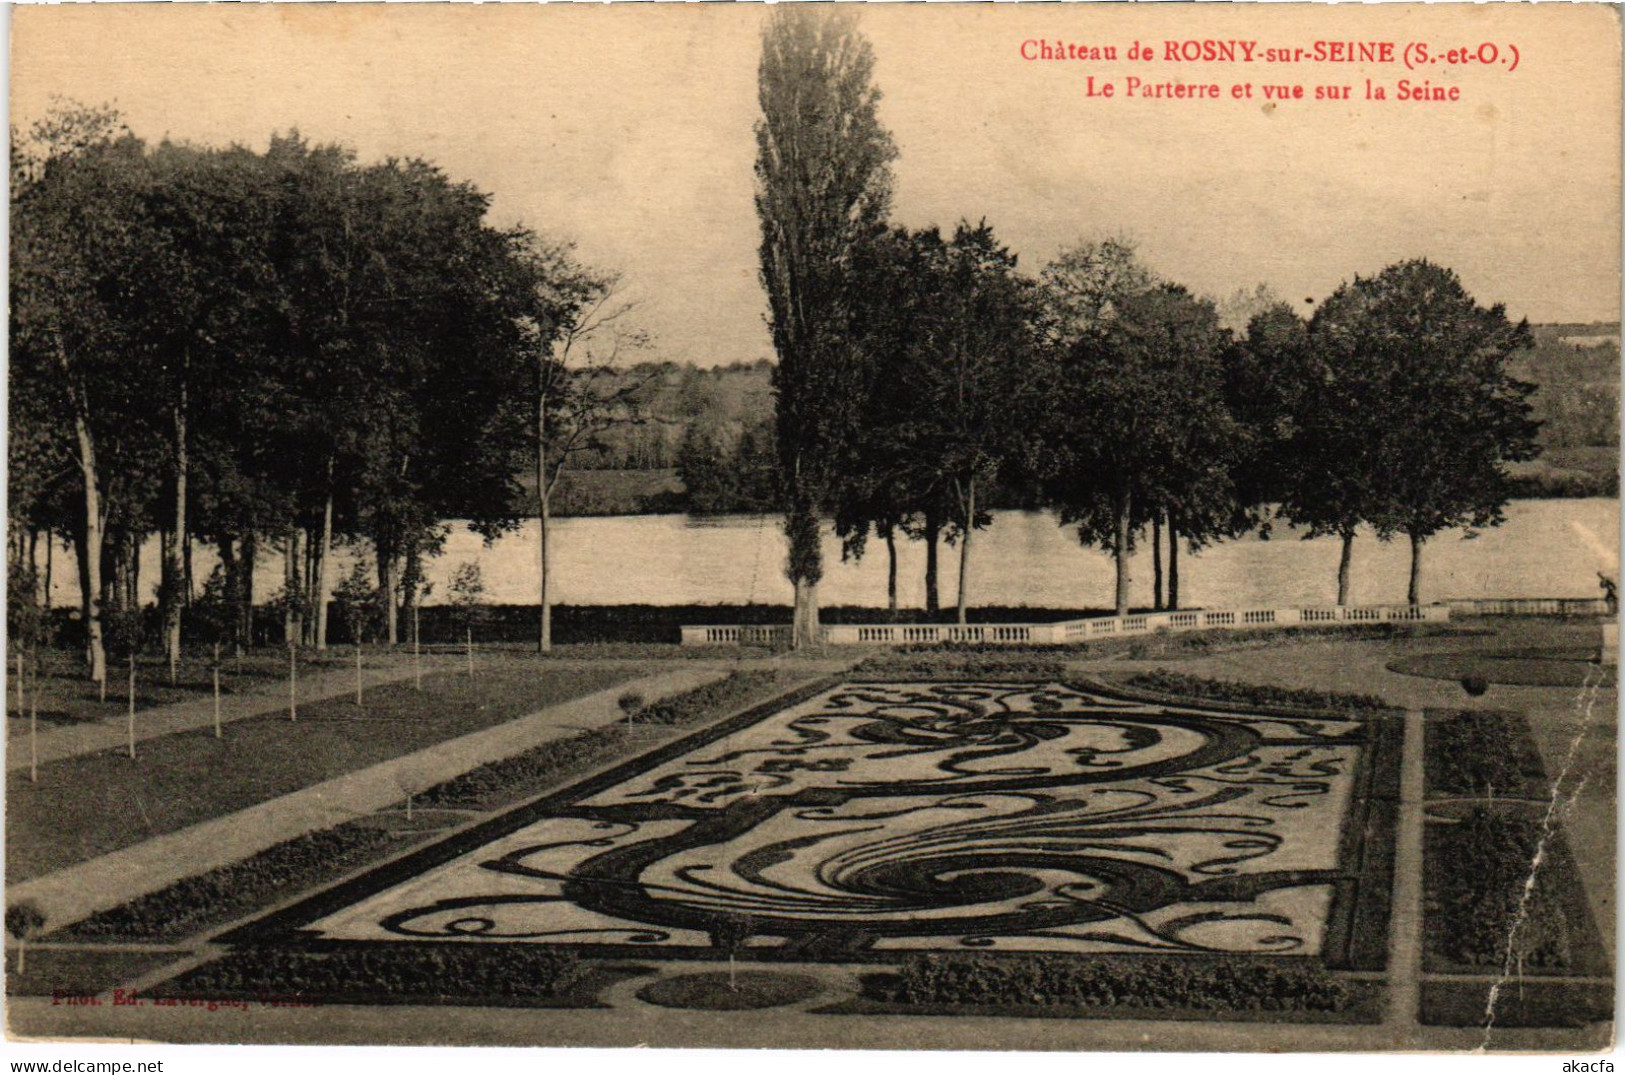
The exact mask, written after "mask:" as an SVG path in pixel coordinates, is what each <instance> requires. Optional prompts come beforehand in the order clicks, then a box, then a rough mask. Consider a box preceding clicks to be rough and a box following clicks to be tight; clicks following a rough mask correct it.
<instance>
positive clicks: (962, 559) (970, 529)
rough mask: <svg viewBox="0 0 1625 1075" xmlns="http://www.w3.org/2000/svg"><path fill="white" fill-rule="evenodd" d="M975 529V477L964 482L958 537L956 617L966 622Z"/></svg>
mask: <svg viewBox="0 0 1625 1075" xmlns="http://www.w3.org/2000/svg"><path fill="white" fill-rule="evenodd" d="M975 531H976V477H975V476H974V475H972V476H971V479H970V480H969V481H968V482H966V483H965V530H964V533H963V534H961V535H960V539H959V594H958V598H959V601H958V604H959V609H958V619H959V623H960V624H961V625H963V624H964V623H965V622H966V612H967V611H968V609H967V601H968V597H967V594H968V590H967V587H968V586H969V584H970V539H971V535H972V534H973V533H975Z"/></svg>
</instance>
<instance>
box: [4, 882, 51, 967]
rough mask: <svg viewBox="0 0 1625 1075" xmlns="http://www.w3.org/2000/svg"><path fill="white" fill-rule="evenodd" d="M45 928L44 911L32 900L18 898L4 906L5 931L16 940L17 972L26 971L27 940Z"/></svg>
mask: <svg viewBox="0 0 1625 1075" xmlns="http://www.w3.org/2000/svg"><path fill="white" fill-rule="evenodd" d="M44 928H45V912H44V911H41V910H40V909H39V905H38V904H36V903H35V902H34V901H33V900H19V901H18V902H16V903H13V904H11V905H10V906H8V907H7V908H6V932H7V933H9V934H11V935H12V937H14V938H16V941H17V973H18V974H19V975H21V974H26V973H27V972H28V942H29V941H31V940H33V939H34V936H35V934H37V933H39V931H40V930H42V929H44Z"/></svg>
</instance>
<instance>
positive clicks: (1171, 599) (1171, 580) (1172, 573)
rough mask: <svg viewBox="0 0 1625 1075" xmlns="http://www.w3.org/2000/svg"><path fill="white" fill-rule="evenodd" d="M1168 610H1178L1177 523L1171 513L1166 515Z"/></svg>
mask: <svg viewBox="0 0 1625 1075" xmlns="http://www.w3.org/2000/svg"><path fill="white" fill-rule="evenodd" d="M1167 608H1168V611H1169V612H1177V611H1178V610H1179V525H1178V524H1177V523H1175V522H1174V517H1173V515H1171V514H1170V515H1169V516H1168V605H1167Z"/></svg>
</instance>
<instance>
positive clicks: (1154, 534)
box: [1151, 513, 1162, 612]
mask: <svg viewBox="0 0 1625 1075" xmlns="http://www.w3.org/2000/svg"><path fill="white" fill-rule="evenodd" d="M1151 609H1152V611H1154V612H1161V611H1162V515H1161V513H1158V514H1156V515H1153V516H1152V517H1151Z"/></svg>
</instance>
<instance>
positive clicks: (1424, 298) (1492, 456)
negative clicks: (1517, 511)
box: [1311, 259, 1538, 604]
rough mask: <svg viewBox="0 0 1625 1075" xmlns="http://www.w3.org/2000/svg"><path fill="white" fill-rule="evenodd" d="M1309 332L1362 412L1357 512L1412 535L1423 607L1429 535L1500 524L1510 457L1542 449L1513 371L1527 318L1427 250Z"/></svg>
mask: <svg viewBox="0 0 1625 1075" xmlns="http://www.w3.org/2000/svg"><path fill="white" fill-rule="evenodd" d="M1311 331H1312V334H1313V335H1314V338H1315V345H1316V347H1317V348H1318V349H1319V350H1320V351H1321V352H1322V356H1323V357H1322V370H1323V372H1325V373H1326V374H1327V375H1329V376H1336V377H1339V378H1340V379H1341V380H1343V382H1344V383H1345V384H1346V385H1347V388H1348V393H1347V398H1348V400H1349V402H1351V403H1352V406H1353V408H1354V409H1355V410H1356V412H1357V413H1358V414H1360V416H1361V417H1363V418H1365V419H1366V421H1365V422H1363V423H1362V425H1363V428H1362V429H1360V430H1358V431H1351V432H1358V433H1359V434H1360V435H1363V437H1364V438H1365V440H1366V441H1367V446H1366V447H1365V449H1364V452H1363V453H1362V455H1363V457H1364V458H1367V459H1369V460H1370V471H1369V479H1370V480H1369V484H1368V485H1366V487H1365V488H1364V489H1363V492H1364V493H1365V496H1364V498H1363V510H1362V511H1361V514H1362V515H1363V516H1364V517H1365V518H1366V519H1367V520H1368V521H1369V522H1370V523H1371V525H1372V526H1373V528H1374V529H1375V530H1376V532H1377V534H1378V536H1379V537H1383V538H1387V537H1389V536H1391V535H1394V534H1404V535H1406V536H1407V537H1408V538H1409V539H1410V544H1411V571H1410V581H1409V585H1408V587H1407V591H1406V599H1407V600H1408V601H1409V602H1410V603H1411V604H1418V603H1420V601H1421V571H1422V547H1423V545H1424V543H1425V542H1426V541H1427V539H1428V538H1430V537H1432V536H1433V535H1434V534H1436V533H1438V532H1439V531H1441V530H1446V529H1450V528H1452V527H1459V526H1465V527H1469V528H1479V527H1486V526H1497V525H1499V524H1500V523H1501V522H1502V521H1503V520H1504V515H1503V509H1504V508H1505V506H1506V502H1507V500H1508V499H1510V496H1511V490H1510V487H1509V484H1508V479H1507V474H1506V470H1505V464H1506V463H1508V462H1514V461H1520V460H1527V459H1532V458H1534V457H1535V455H1536V453H1537V452H1538V448H1537V447H1536V444H1535V435H1536V432H1537V431H1538V423H1536V422H1535V421H1534V420H1533V419H1532V418H1531V416H1530V414H1531V407H1530V404H1529V396H1530V394H1531V393H1532V392H1533V391H1534V386H1533V385H1531V384H1528V383H1526V382H1523V381H1519V380H1517V379H1515V378H1513V377H1512V376H1511V375H1510V374H1509V373H1508V371H1507V366H1508V362H1509V360H1510V359H1512V357H1513V356H1515V355H1517V354H1518V353H1519V352H1522V351H1526V350H1528V349H1529V348H1530V347H1531V346H1532V344H1533V340H1532V337H1531V334H1530V331H1529V326H1528V323H1527V322H1520V323H1519V324H1516V325H1514V324H1512V323H1511V322H1510V321H1509V320H1508V319H1507V316H1506V310H1505V308H1504V307H1503V306H1501V305H1499V304H1497V305H1495V306H1492V307H1488V308H1486V307H1483V306H1480V305H1478V304H1477V302H1475V301H1474V299H1473V298H1472V296H1471V295H1469V294H1468V293H1467V291H1466V289H1465V288H1463V287H1462V285H1461V281H1460V280H1459V279H1458V278H1457V277H1456V274H1455V273H1453V272H1451V271H1450V270H1449V269H1446V268H1444V267H1443V266H1439V265H1435V264H1433V263H1431V262H1429V261H1427V260H1425V259H1419V260H1413V261H1406V262H1402V263H1400V264H1397V265H1392V266H1389V267H1388V268H1387V269H1384V270H1383V271H1382V272H1381V273H1379V274H1378V275H1376V276H1375V277H1370V278H1361V277H1355V279H1354V281H1353V282H1352V283H1349V284H1345V285H1343V286H1342V287H1340V288H1338V289H1337V291H1336V292H1334V293H1333V294H1332V296H1331V297H1330V298H1328V299H1327V300H1326V302H1325V303H1323V304H1322V305H1321V307H1320V309H1319V310H1318V311H1317V312H1316V314H1315V318H1314V321H1313V323H1312V325H1311ZM1333 370H1336V371H1340V372H1337V373H1332V372H1331V371H1333ZM1318 416H1319V417H1326V415H1325V413H1324V412H1320V413H1319V415H1318ZM1339 424H1340V425H1345V426H1346V424H1347V418H1346V416H1344V417H1343V418H1341V419H1339ZM1345 443H1346V441H1345Z"/></svg>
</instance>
